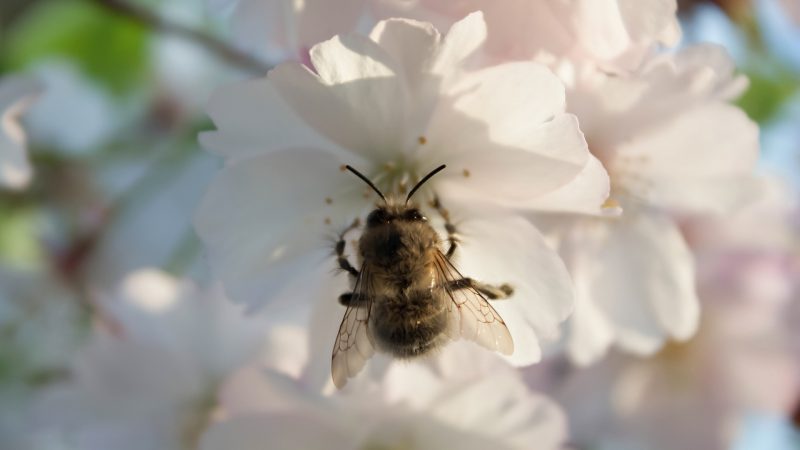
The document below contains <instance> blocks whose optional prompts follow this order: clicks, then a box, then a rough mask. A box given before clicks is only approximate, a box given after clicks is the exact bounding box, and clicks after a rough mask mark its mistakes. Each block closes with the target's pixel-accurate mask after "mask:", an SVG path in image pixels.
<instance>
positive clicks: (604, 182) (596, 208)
mask: <svg viewBox="0 0 800 450" xmlns="http://www.w3.org/2000/svg"><path fill="white" fill-rule="evenodd" d="M610 189H611V186H610V180H609V178H608V172H606V169H605V168H604V167H603V164H602V163H601V162H600V160H598V159H597V158H595V157H594V156H591V155H590V156H589V160H588V162H587V163H586V166H585V167H584V168H583V170H582V171H581V173H579V174H578V175H577V176H576V177H575V179H574V180H572V181H571V182H569V183H567V184H565V185H564V186H563V187H561V188H559V189H556V190H555V191H552V192H549V193H547V194H544V195H543V196H541V197H539V198H537V199H536V200H534V202H533V203H532V204H531V205H530V207H531V209H534V210H536V211H543V212H544V211H547V212H576V213H585V214H604V213H605V212H606V211H605V208H603V203H604V202H605V201H606V199H608V194H609V192H610Z"/></svg>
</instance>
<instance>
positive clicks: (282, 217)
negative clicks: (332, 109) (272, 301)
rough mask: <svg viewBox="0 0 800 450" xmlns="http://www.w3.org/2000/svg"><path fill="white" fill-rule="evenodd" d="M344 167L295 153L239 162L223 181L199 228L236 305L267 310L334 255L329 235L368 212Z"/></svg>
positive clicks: (317, 155) (205, 205)
mask: <svg viewBox="0 0 800 450" xmlns="http://www.w3.org/2000/svg"><path fill="white" fill-rule="evenodd" d="M340 165H341V162H340V161H339V160H338V159H337V158H336V157H334V156H331V155H329V154H327V153H324V152H319V151H313V150H301V149H292V150H286V151H281V152H275V153H270V154H264V155H257V156H253V157H249V158H242V159H239V160H238V161H236V162H234V163H232V164H230V165H228V166H227V167H225V168H224V169H223V170H222V171H221V172H220V173H219V174H218V175H217V177H216V178H215V180H214V182H213V183H212V185H211V188H210V189H209V191H208V193H207V194H206V196H205V198H204V199H203V201H202V203H201V205H200V207H199V209H198V212H197V215H196V217H195V227H196V229H197V232H198V234H199V235H200V237H201V239H203V241H204V242H205V244H206V246H207V248H208V251H209V260H210V261H211V263H212V265H213V266H215V269H216V270H217V274H218V275H219V276H220V278H221V279H222V281H223V283H224V284H225V288H226V290H227V292H228V294H229V295H230V296H231V297H232V299H233V300H236V301H240V302H245V303H247V304H248V305H250V306H251V307H257V306H261V305H263V304H264V303H265V302H266V301H267V300H268V299H269V298H270V296H272V295H274V294H276V293H277V292H279V291H280V290H281V289H282V287H286V286H287V285H288V283H290V282H291V281H292V280H293V279H296V278H297V277H301V276H302V271H304V270H306V269H307V268H308V267H310V266H314V265H315V264H317V263H319V262H320V260H321V259H323V258H324V257H325V256H324V255H325V254H329V253H330V250H329V249H327V248H325V247H326V244H325V242H324V236H325V234H326V232H327V233H328V234H332V233H338V232H339V231H341V230H340V229H339V228H336V227H341V228H344V227H346V226H347V225H348V224H349V223H350V222H352V220H353V219H354V218H355V217H357V215H358V214H359V213H360V212H361V210H362V209H363V207H364V206H365V205H364V204H363V200H364V199H363V197H362V196H361V195H357V194H356V195H354V194H353V192H354V189H355V190H357V189H361V186H359V185H358V184H354V183H353V180H352V176H349V174H344V173H342V172H341V171H340V170H339V168H340ZM304 173H309V174H314V175H313V176H311V177H308V178H305V179H301V178H300V176H302V174H304ZM356 192H360V191H356ZM356 201H360V202H359V203H358V204H356ZM327 223H330V225H328V224H327ZM331 266H332V267H333V263H331Z"/></svg>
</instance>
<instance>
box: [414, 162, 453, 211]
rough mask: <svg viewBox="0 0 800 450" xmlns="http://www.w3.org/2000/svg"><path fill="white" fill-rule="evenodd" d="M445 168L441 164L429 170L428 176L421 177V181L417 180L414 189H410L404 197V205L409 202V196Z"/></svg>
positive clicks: (444, 165)
mask: <svg viewBox="0 0 800 450" xmlns="http://www.w3.org/2000/svg"><path fill="white" fill-rule="evenodd" d="M445 167H447V165H446V164H442V165H441V166H439V167H437V168H435V169H433V170H431V171H430V173H429V174H427V175H425V176H424V177H422V179H421V180H419V183H417V184H416V186H414V188H413V189H411V192H409V193H408V196H407V197H406V204H407V203H408V201H409V200H411V196H412V195H414V192H417V189H419V188H420V187H421V186H422V185H423V184H425V182H426V181H428V180H430V179H431V177H432V176H434V175H436V174H437V173H439V172H441V171H442V170H444V168H445Z"/></svg>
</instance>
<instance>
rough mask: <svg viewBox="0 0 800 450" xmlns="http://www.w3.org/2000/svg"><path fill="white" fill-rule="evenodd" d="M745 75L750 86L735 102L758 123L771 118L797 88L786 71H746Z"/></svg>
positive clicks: (794, 81)
mask: <svg viewBox="0 0 800 450" xmlns="http://www.w3.org/2000/svg"><path fill="white" fill-rule="evenodd" d="M747 76H748V77H749V78H750V88H749V89H748V90H747V92H745V93H744V95H743V96H742V97H741V98H740V99H739V100H738V101H737V104H738V105H739V106H740V107H741V108H742V109H743V110H744V111H745V112H746V113H747V115H748V116H750V118H751V119H753V120H755V121H756V122H758V123H764V122H766V121H768V120H770V119H771V118H773V117H774V116H775V115H776V114H777V113H778V112H779V111H780V110H781V107H782V106H783V104H784V103H785V102H786V100H787V99H789V98H791V97H792V95H793V94H794V93H795V92H796V91H797V89H798V82H797V80H795V79H794V77H793V76H791V75H789V74H787V73H783V72H779V73H769V74H762V73H758V72H753V73H747Z"/></svg>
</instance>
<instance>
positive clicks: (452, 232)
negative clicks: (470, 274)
mask: <svg viewBox="0 0 800 450" xmlns="http://www.w3.org/2000/svg"><path fill="white" fill-rule="evenodd" d="M431 206H432V207H433V208H435V209H436V212H438V213H439V215H440V216H442V219H444V229H445V231H447V242H448V243H449V244H450V248H448V249H447V253H445V256H446V257H447V259H450V258H452V257H453V254H455V252H456V248H457V247H458V235H457V233H456V226H455V225H453V223H452V222H450V211H448V210H447V209H446V208H445V207H444V206H442V203H441V202H440V201H439V197H434V198H433V201H432V202H431Z"/></svg>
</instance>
